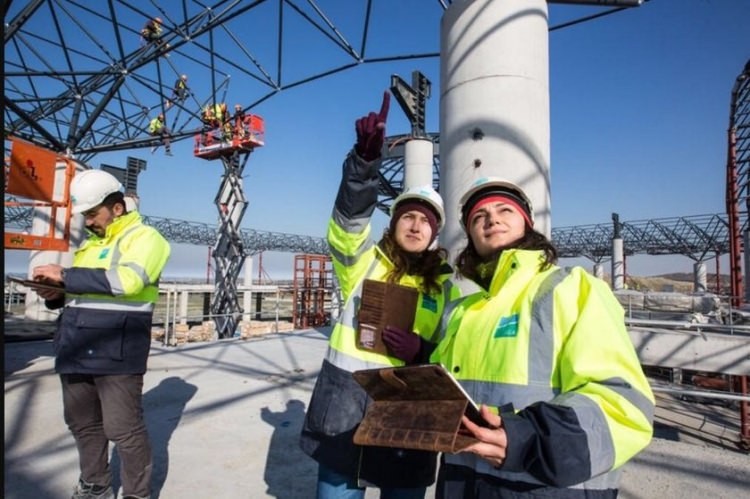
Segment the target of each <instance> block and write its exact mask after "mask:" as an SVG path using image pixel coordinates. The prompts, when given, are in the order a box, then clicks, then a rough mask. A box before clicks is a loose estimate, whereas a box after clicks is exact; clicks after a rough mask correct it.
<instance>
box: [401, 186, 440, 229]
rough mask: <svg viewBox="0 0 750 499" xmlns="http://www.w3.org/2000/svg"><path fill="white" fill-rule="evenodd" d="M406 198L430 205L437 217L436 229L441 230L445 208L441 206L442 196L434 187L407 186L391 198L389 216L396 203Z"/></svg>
mask: <svg viewBox="0 0 750 499" xmlns="http://www.w3.org/2000/svg"><path fill="white" fill-rule="evenodd" d="M408 199H417V200H420V201H424V202H425V203H427V204H428V205H430V206H431V207H432V209H433V210H435V213H436V214H437V217H438V231H440V230H442V228H443V226H444V225H445V209H444V208H443V198H442V197H440V194H438V193H437V191H436V190H435V189H433V188H432V187H431V186H429V185H424V186H421V187H409V188H408V189H406V190H405V191H404V192H402V193H401V195H399V196H398V197H397V198H396V199H394V200H393V204H391V216H393V213H394V212H395V211H396V208H397V207H398V205H399V204H401V203H403V202H404V201H406V200H408Z"/></svg>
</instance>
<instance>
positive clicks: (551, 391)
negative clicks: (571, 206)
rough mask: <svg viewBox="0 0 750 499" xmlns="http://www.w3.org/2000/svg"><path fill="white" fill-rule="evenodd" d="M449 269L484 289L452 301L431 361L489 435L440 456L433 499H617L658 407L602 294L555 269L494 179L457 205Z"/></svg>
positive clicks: (510, 191)
mask: <svg viewBox="0 0 750 499" xmlns="http://www.w3.org/2000/svg"><path fill="white" fill-rule="evenodd" d="M461 222H462V224H463V227H464V230H465V231H466V233H467V235H468V239H469V241H468V245H467V247H466V248H465V249H464V250H463V251H462V252H461V253H460V254H459V256H458V258H457V261H456V266H457V271H458V273H459V274H460V275H461V276H464V277H468V278H469V279H471V280H472V281H474V282H476V283H477V284H478V285H479V286H480V287H481V288H482V290H481V291H480V292H477V293H475V294H472V295H470V296H467V297H466V298H464V299H463V300H460V301H458V302H456V306H455V308H453V310H452V311H451V312H450V317H449V318H448V319H447V323H446V324H447V325H446V331H445V334H444V335H443V337H442V340H441V342H440V344H439V345H438V347H437V349H436V350H435V351H434V352H433V354H432V356H431V358H430V360H431V361H432V362H436V363H440V364H442V365H443V366H445V368H446V369H447V370H449V371H450V372H451V373H452V374H453V375H454V376H455V377H456V378H457V379H458V381H459V382H460V383H461V385H462V386H463V387H464V388H465V390H466V391H467V392H468V394H469V395H470V396H471V397H472V398H473V399H474V401H475V402H476V403H477V404H480V405H481V413H482V416H483V417H484V419H485V420H486V422H487V424H486V426H485V427H480V426H477V425H476V424H473V423H472V422H471V421H469V420H468V419H467V418H465V417H464V421H463V425H464V426H465V427H466V430H467V431H468V432H469V433H470V434H472V435H473V436H474V437H476V439H477V442H476V443H475V444H473V445H471V446H470V447H468V449H466V452H461V453H457V454H444V455H443V457H442V460H441V465H440V472H439V474H438V483H437V487H436V489H437V490H436V492H437V495H436V497H438V498H450V499H461V498H477V499H484V498H499V497H513V498H517V497H565V498H579V497H580V498H584V497H586V498H598V497H616V495H617V487H618V478H619V474H620V469H621V466H622V465H623V464H624V463H625V462H627V461H628V460H629V459H630V458H632V457H633V456H634V455H635V454H637V453H638V452H640V451H641V450H642V449H643V448H645V447H646V446H647V445H648V443H649V442H650V440H651V437H652V433H653V413H654V397H653V394H652V392H651V389H650V387H649V384H648V382H647V380H646V377H645V375H644V373H643V370H642V368H641V366H640V363H639V361H638V357H637V355H636V352H635V349H634V347H633V344H632V343H631V340H630V338H629V336H628V332H627V330H626V328H625V322H624V312H623V309H622V307H621V306H620V304H619V302H618V301H617V299H616V298H615V296H614V294H613V293H612V291H611V290H610V289H609V287H608V286H607V285H606V283H605V282H604V281H602V280H600V279H597V278H595V277H593V276H591V275H590V274H588V273H587V272H586V271H585V270H584V269H582V268H581V267H574V268H572V269H562V268H560V267H557V266H556V265H555V261H556V259H557V252H556V250H555V248H554V246H553V245H552V243H551V242H550V241H549V240H548V239H547V238H546V237H545V236H544V235H543V234H540V233H539V232H537V231H535V230H534V229H533V226H534V218H533V211H532V206H531V202H530V201H529V199H528V197H527V196H526V194H525V193H524V192H523V190H521V188H519V187H518V186H516V185H514V184H512V183H510V182H506V181H503V180H502V179H498V178H482V179H479V180H478V181H476V182H475V183H474V184H473V185H472V186H471V188H470V189H469V190H468V191H467V192H466V194H465V195H464V196H463V197H462V200H461Z"/></svg>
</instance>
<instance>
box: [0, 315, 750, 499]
mask: <svg viewBox="0 0 750 499" xmlns="http://www.w3.org/2000/svg"><path fill="white" fill-rule="evenodd" d="M11 326H12V325H11ZM9 329H13V327H10V326H9V323H8V321H7V320H6V331H8V330H9ZM328 332H329V329H328V328H324V329H320V330H313V329H311V330H305V331H295V332H293V333H283V334H272V335H267V336H263V337H258V338H254V339H251V340H244V341H243V340H239V339H231V340H222V341H217V342H213V343H194V344H185V345H183V346H180V347H164V346H162V345H160V344H157V343H154V344H153V346H152V351H151V358H150V361H149V371H148V373H147V374H146V377H145V387H144V403H145V411H146V420H147V425H148V429H149V433H150V435H151V439H152V442H153V449H154V478H153V486H154V494H153V497H154V498H156V497H159V498H163V499H171V498H193V497H215V498H220V499H221V498H262V497H275V498H283V499H295V498H300V499H304V498H312V497H314V491H315V476H316V464H315V463H314V462H313V461H312V460H311V459H309V458H308V457H307V456H306V455H305V454H303V453H302V452H301V451H300V450H299V448H298V445H297V440H298V435H299V430H300V426H301V424H302V420H303V417H304V411H305V408H306V406H307V402H308V401H309V398H310V392H311V390H312V388H313V385H314V382H315V377H316V376H317V373H318V370H319V367H320V362H321V359H322V356H323V353H324V352H325V347H326V341H327V338H326V334H327V333H328ZM13 334H15V335H16V337H18V335H21V336H23V335H24V334H27V335H33V334H34V331H33V328H32V330H29V329H28V328H27V329H26V330H24V331H21V332H19V329H18V327H17V326H16V329H15V332H14V333H13ZM60 398H61V397H60V388H59V382H58V379H57V377H56V375H55V374H54V372H53V356H52V345H51V342H50V341H49V340H48V339H42V340H37V341H23V342H12V343H8V342H7V341H6V344H5V473H4V475H5V493H4V497H5V498H7V499H52V498H65V497H69V494H70V491H71V489H72V486H73V484H74V483H75V482H76V480H77V477H78V466H77V454H76V450H75V446H74V443H73V439H72V437H71V436H70V434H69V433H68V430H67V428H66V427H65V424H64V422H63V418H62V403H61V400H60ZM661 398H662V401H661V402H660V408H659V411H658V413H657V438H655V439H654V440H653V442H652V444H651V445H650V446H649V448H648V449H647V450H646V451H644V452H643V453H641V454H640V455H639V456H638V457H637V458H636V459H635V460H633V461H631V462H630V463H628V464H627V465H626V467H625V470H624V477H623V481H622V484H621V489H620V490H621V497H624V498H632V499H636V498H651V497H659V498H661V499H666V498H701V499H705V498H708V497H711V498H737V497H743V496H747V494H748V493H749V492H750V479H749V478H748V477H750V457H748V455H747V454H746V453H742V452H740V451H738V450H737V448H736V447H735V446H734V442H736V441H737V437H738V430H739V420H738V419H739V418H738V413H737V411H731V410H727V409H724V408H722V407H720V406H704V405H701V404H686V403H685V402H682V401H679V400H674V399H671V398H669V397H661ZM662 406H663V407H662ZM116 459H117V458H116V457H115V460H116ZM115 482H117V480H115ZM431 496H432V490H430V491H429V493H428V497H431ZM375 497H377V492H376V491H375V490H368V493H367V498H368V499H371V498H375Z"/></svg>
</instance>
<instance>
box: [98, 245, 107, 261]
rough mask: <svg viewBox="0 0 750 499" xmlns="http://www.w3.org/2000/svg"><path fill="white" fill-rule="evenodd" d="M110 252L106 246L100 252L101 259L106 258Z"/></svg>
mask: <svg viewBox="0 0 750 499" xmlns="http://www.w3.org/2000/svg"><path fill="white" fill-rule="evenodd" d="M108 254H109V248H104V249H102V250H101V251H100V252H99V260H103V259H104V258H107V255H108Z"/></svg>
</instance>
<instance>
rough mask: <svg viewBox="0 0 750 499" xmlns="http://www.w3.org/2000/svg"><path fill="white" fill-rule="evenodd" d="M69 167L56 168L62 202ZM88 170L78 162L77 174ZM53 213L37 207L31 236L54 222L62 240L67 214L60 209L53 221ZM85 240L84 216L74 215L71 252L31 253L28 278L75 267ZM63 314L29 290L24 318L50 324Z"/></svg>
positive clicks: (59, 164) (57, 193)
mask: <svg viewBox="0 0 750 499" xmlns="http://www.w3.org/2000/svg"><path fill="white" fill-rule="evenodd" d="M66 166H67V165H66V163H65V161H58V162H57V164H56V165H55V190H54V195H53V199H54V200H55V201H59V202H61V201H63V200H64V199H65V169H66ZM87 169H88V168H86V167H85V166H84V165H82V164H80V163H76V173H78V172H81V171H84V170H87ZM51 214H52V209H51V208H34V215H33V219H32V221H31V233H32V234H37V235H43V234H47V231H48V230H49V226H50V223H53V224H54V225H55V236H56V237H60V238H62V235H63V230H64V228H65V211H64V210H63V209H58V210H57V217H56V219H55V220H54V221H51V220H50V217H51ZM85 237H86V235H85V231H84V223H83V217H82V216H81V215H73V216H72V217H71V219H70V249H69V250H68V251H65V252H61V251H31V252H30V253H29V272H28V276H29V277H31V273H32V271H33V269H34V267H37V266H39V265H46V264H49V263H55V264H57V265H62V266H63V267H71V266H72V265H73V254H74V253H75V250H76V249H77V248H78V247H79V246H80V245H81V243H82V242H83V241H84V239H85ZM59 314H60V310H48V309H47V307H46V306H45V305H44V300H42V299H40V298H39V295H37V294H36V293H35V292H33V291H29V292H27V293H26V302H25V305H24V316H25V317H26V318H27V319H31V320H37V321H42V320H43V321H50V320H54V319H55V318H57V316H58V315H59Z"/></svg>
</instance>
